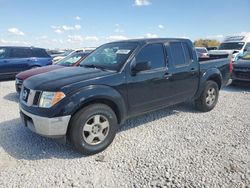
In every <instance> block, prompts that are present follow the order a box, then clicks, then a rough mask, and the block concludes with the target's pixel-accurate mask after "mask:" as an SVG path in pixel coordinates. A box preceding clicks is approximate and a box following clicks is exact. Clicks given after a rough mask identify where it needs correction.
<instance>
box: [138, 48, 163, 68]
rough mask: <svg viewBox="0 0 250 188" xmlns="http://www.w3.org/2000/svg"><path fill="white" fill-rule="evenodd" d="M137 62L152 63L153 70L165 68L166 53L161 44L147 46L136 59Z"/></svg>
mask: <svg viewBox="0 0 250 188" xmlns="http://www.w3.org/2000/svg"><path fill="white" fill-rule="evenodd" d="M135 60H136V62H144V61H150V62H151V69H156V68H160V67H165V61H164V51H163V48H162V45H161V44H150V45H147V46H145V47H144V48H143V49H142V50H141V51H140V52H139V53H138V54H137V56H136V57H135Z"/></svg>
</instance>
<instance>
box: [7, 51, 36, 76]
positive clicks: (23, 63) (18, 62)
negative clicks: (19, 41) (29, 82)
mask: <svg viewBox="0 0 250 188" xmlns="http://www.w3.org/2000/svg"><path fill="white" fill-rule="evenodd" d="M31 57H32V51H31V49H30V48H12V49H11V50H10V68H11V70H12V71H13V72H15V73H18V72H21V71H24V70H27V69H29V68H30V63H31V61H32V60H31Z"/></svg>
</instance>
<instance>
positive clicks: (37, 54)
mask: <svg viewBox="0 0 250 188" xmlns="http://www.w3.org/2000/svg"><path fill="white" fill-rule="evenodd" d="M32 54H33V57H49V55H48V54H47V52H46V51H45V50H44V49H32Z"/></svg>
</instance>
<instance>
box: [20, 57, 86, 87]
mask: <svg viewBox="0 0 250 188" xmlns="http://www.w3.org/2000/svg"><path fill="white" fill-rule="evenodd" d="M88 54H89V53H86V52H79V53H74V54H72V55H69V56H67V57H65V58H64V59H62V60H60V61H58V62H57V63H56V64H55V65H50V66H46V67H41V68H37V69H31V70H27V71H23V72H21V73H19V74H17V75H16V91H17V92H20V91H21V87H22V84H23V81H24V80H25V79H27V78H29V77H31V76H35V75H38V74H42V73H46V72H49V71H53V70H56V69H61V68H64V67H71V66H78V65H79V64H80V62H81V61H82V60H83V59H84V58H85V57H86V56H87V55H88Z"/></svg>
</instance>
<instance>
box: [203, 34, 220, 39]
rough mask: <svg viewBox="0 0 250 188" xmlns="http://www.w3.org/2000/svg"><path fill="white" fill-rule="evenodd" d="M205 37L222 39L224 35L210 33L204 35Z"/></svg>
mask: <svg viewBox="0 0 250 188" xmlns="http://www.w3.org/2000/svg"><path fill="white" fill-rule="evenodd" d="M206 38H207V39H222V38H224V35H210V36H207V37H206Z"/></svg>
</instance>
